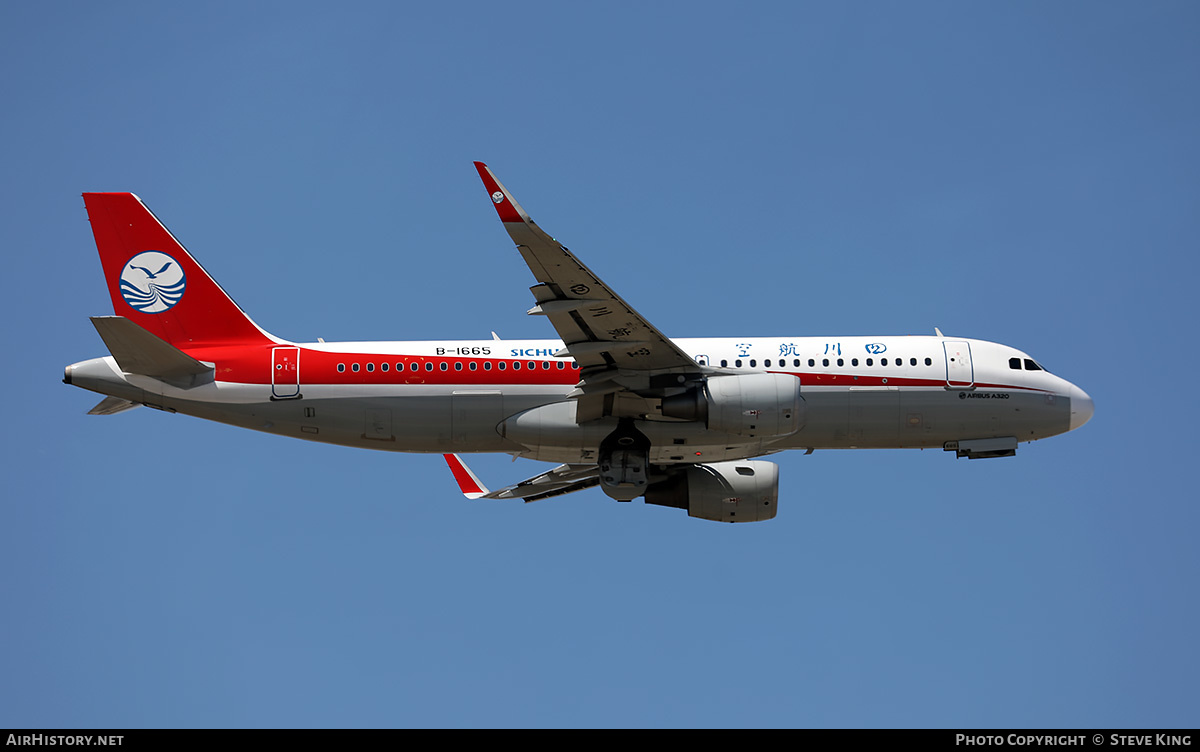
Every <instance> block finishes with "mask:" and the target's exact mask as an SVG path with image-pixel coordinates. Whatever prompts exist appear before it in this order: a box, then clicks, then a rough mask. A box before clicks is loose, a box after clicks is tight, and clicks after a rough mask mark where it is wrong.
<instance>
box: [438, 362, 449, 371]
mask: <svg viewBox="0 0 1200 752" xmlns="http://www.w3.org/2000/svg"><path fill="white" fill-rule="evenodd" d="M448 367H449V366H447V365H446V362H445V361H442V362H441V363H439V364H438V368H440V369H442V370H443V371H445V370H446V369H447V368H448Z"/></svg>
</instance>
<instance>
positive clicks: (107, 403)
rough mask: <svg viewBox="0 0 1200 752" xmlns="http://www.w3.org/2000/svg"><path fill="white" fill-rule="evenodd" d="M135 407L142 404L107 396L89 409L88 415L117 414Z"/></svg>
mask: <svg viewBox="0 0 1200 752" xmlns="http://www.w3.org/2000/svg"><path fill="white" fill-rule="evenodd" d="M135 407H141V405H139V404H138V403H136V402H130V401H129V400H126V399H121V398H120V397H105V398H104V399H102V400H100V404H98V405H96V406H95V407H93V408H92V409H91V410H88V415H116V414H117V413H123V412H125V411H126V410H132V409H133V408H135Z"/></svg>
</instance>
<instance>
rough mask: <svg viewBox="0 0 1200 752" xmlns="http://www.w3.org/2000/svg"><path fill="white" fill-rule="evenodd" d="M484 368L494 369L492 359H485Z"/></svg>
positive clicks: (487, 369) (486, 369)
mask: <svg viewBox="0 0 1200 752" xmlns="http://www.w3.org/2000/svg"><path fill="white" fill-rule="evenodd" d="M483 370H485V371H490V370H492V361H490V360H485V361H483Z"/></svg>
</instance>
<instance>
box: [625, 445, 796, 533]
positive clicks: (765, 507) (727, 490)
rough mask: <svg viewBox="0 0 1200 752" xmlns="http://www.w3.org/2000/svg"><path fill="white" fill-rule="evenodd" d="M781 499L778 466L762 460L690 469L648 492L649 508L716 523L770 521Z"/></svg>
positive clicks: (656, 484)
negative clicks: (673, 510)
mask: <svg viewBox="0 0 1200 752" xmlns="http://www.w3.org/2000/svg"><path fill="white" fill-rule="evenodd" d="M778 499H779V466H778V465H776V464H775V463H774V462H765V461H763V460H735V461H732V462H709V463H707V464H703V465H687V466H685V467H682V468H680V469H679V470H677V471H675V472H673V473H672V474H671V475H670V476H669V477H668V478H667V479H666V480H664V481H660V482H658V483H655V484H653V485H651V486H650V487H649V488H648V489H646V503H647V504H657V505H659V506H664V507H675V508H677V509H686V510H687V513H688V516H689V517H699V518H701V519H704V520H713V521H714V522H760V521H763V520H769V519H771V518H772V517H774V516H775V505H776V502H777V501H778Z"/></svg>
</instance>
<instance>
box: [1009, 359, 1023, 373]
mask: <svg viewBox="0 0 1200 752" xmlns="http://www.w3.org/2000/svg"><path fill="white" fill-rule="evenodd" d="M1008 367H1009V368H1011V369H1013V370H1014V371H1019V370H1021V359H1020V358H1009V359H1008Z"/></svg>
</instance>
